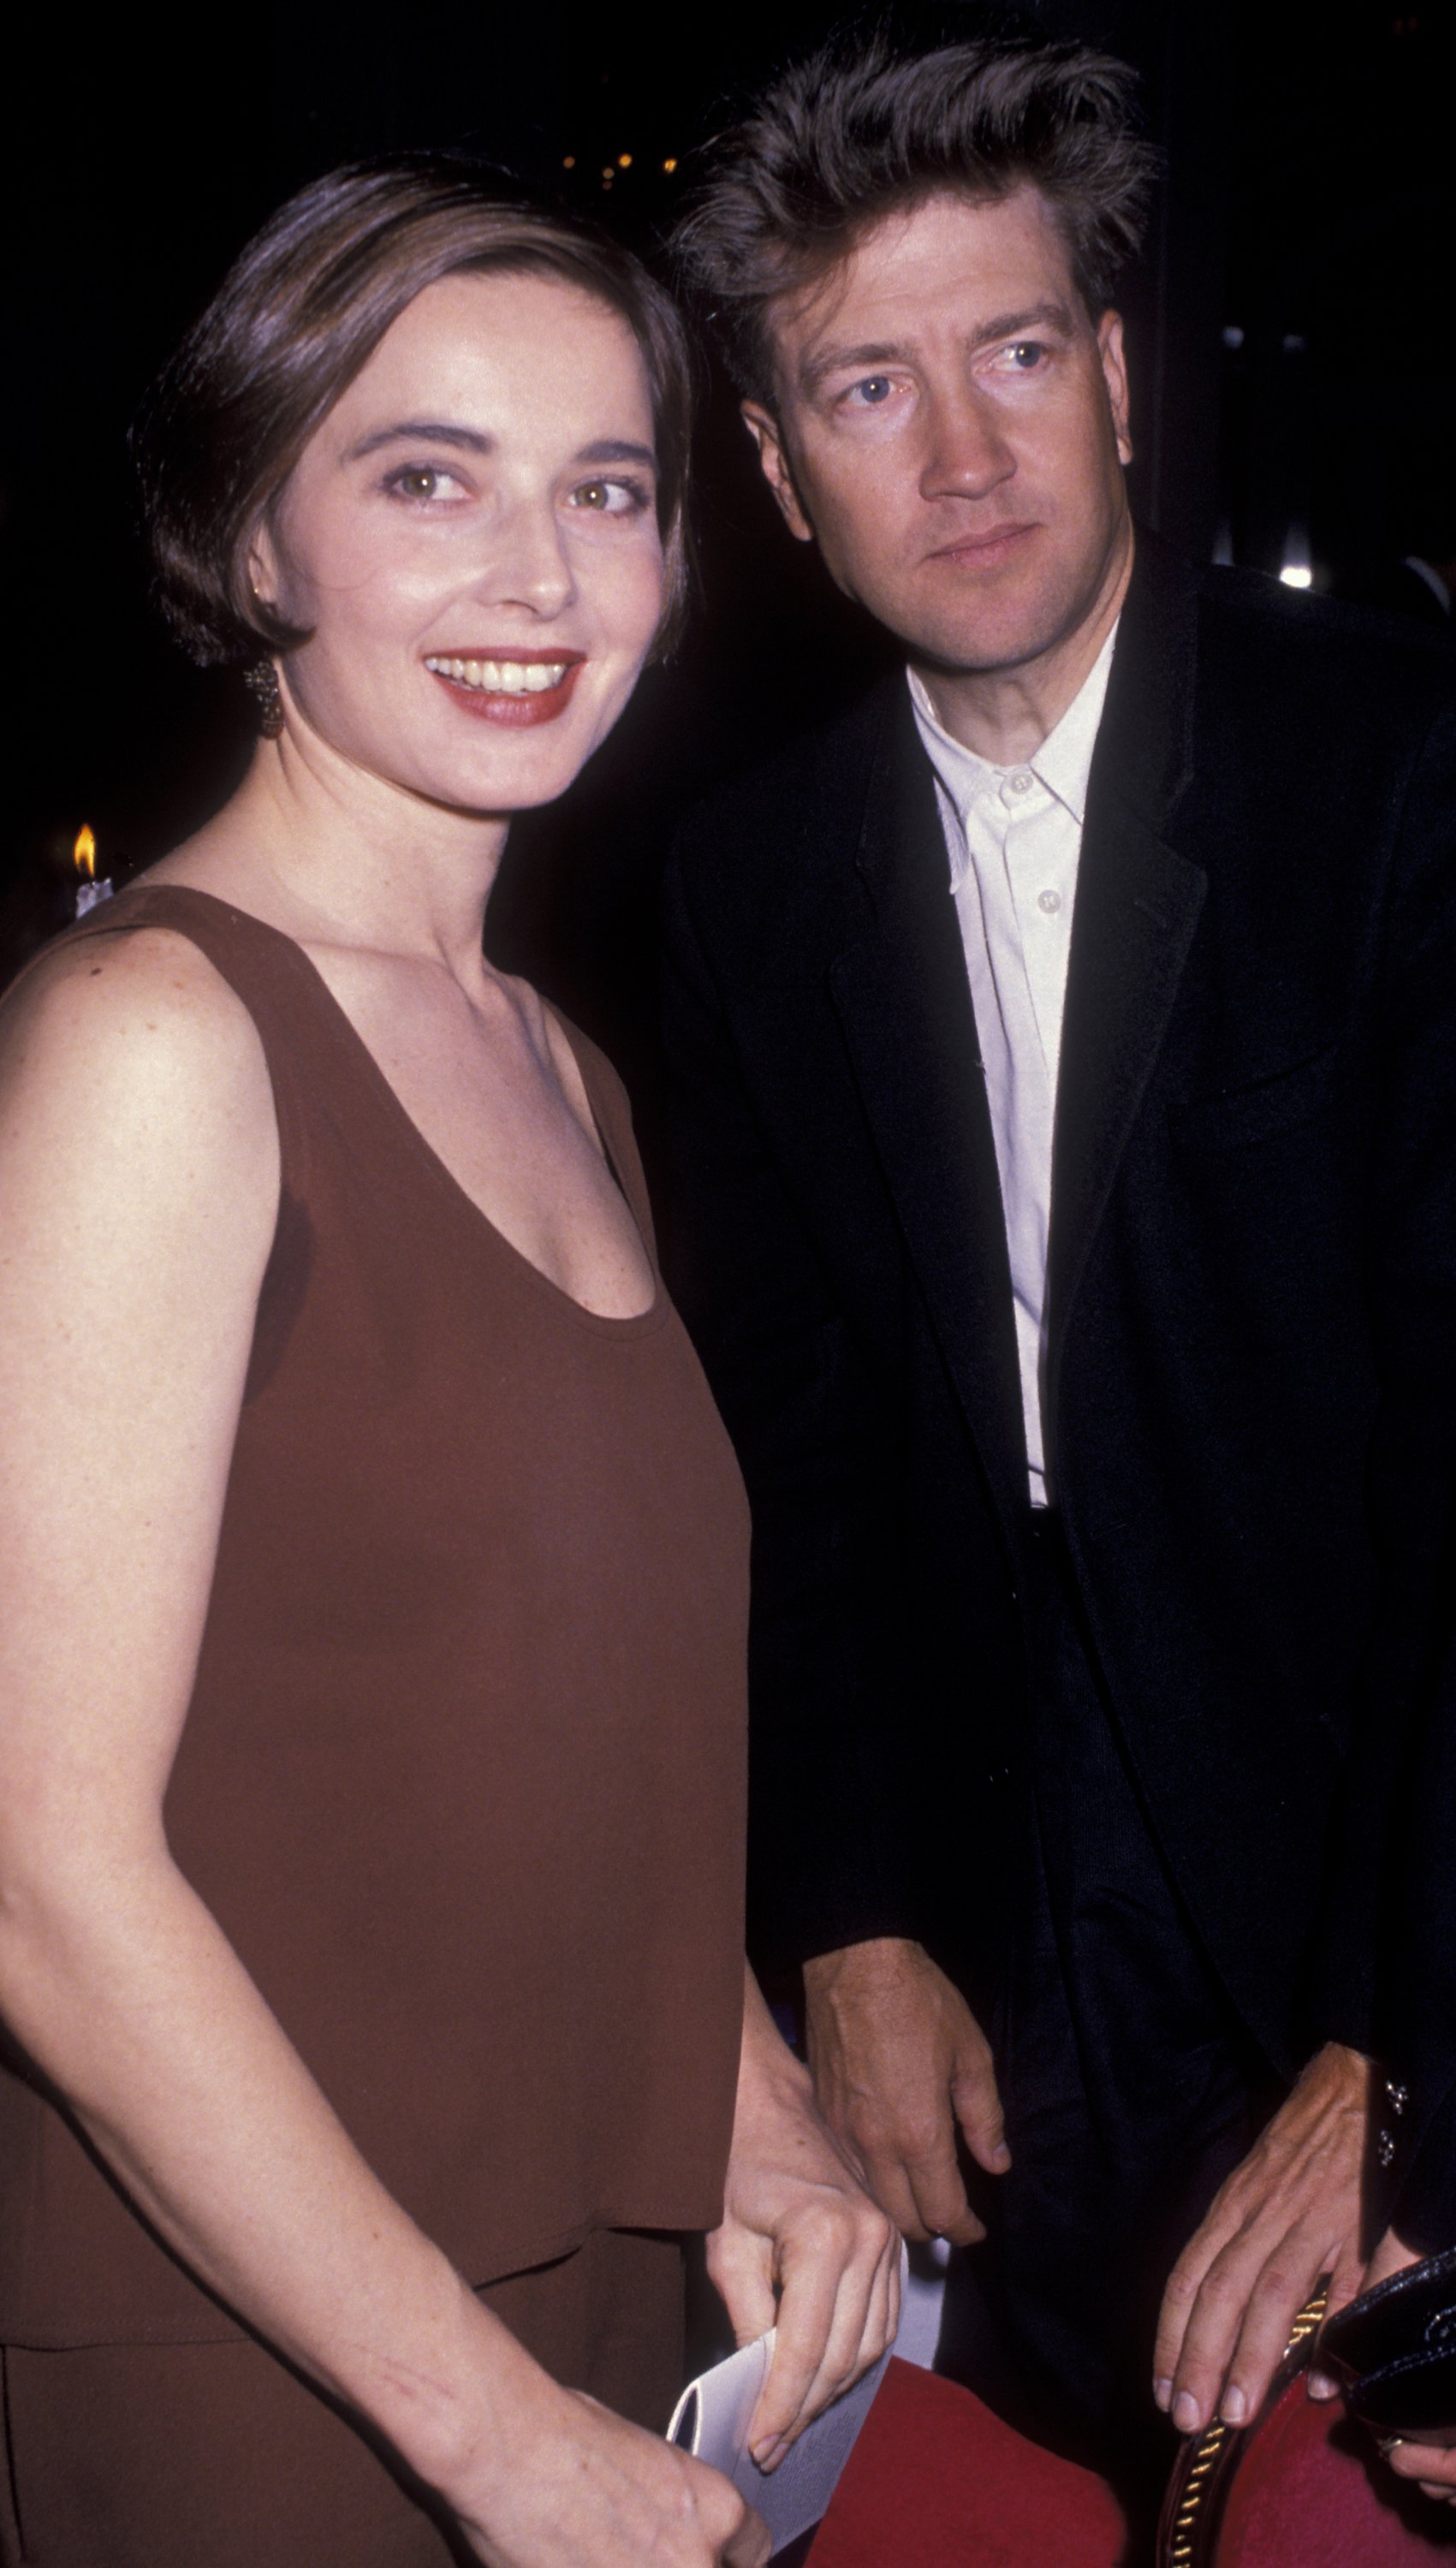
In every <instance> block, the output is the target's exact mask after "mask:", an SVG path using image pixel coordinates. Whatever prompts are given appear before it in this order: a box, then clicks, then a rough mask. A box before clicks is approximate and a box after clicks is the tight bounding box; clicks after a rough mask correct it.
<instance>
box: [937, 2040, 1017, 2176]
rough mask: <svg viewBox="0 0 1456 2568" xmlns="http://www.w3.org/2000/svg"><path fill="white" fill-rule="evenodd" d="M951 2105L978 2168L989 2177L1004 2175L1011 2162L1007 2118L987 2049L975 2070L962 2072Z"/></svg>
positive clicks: (955, 2086)
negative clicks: (953, 2107)
mask: <svg viewBox="0 0 1456 2568" xmlns="http://www.w3.org/2000/svg"><path fill="white" fill-rule="evenodd" d="M951 2102H952V2103H953V2105H954V2106H955V2109H956V2119H957V2121H958V2122H959V2123H960V2125H961V2131H962V2136H963V2137H964V2139H965V2142H966V2146H967V2148H968V2149H969V2150H970V2152H971V2155H972V2156H973V2158H974V2159H975V2160H976V2163H977V2165H978V2166H981V2167H985V2169H986V2172H987V2174H988V2175H1005V2173H1006V2171H1007V2168H1008V2167H1009V2166H1010V2165H1011V2162H1012V2153H1011V2150H1010V2149H1009V2148H1008V2146H1007V2133H1006V2116H1005V2114H1004V2113H1003V2111H1002V2103H1001V2095H1000V2092H999V2090H998V2087H997V2083H996V2071H995V2068H994V2067H993V2065H992V2058H991V2053H990V2051H989V2050H988V2052H987V2054H986V2058H985V2060H984V2061H979V2062H978V2063H977V2064H976V2066H975V2068H974V2069H968V2070H963V2071H962V2073H961V2075H960V2077H959V2078H957V2079H956V2081H955V2083H954V2085H953V2086H952V2087H951Z"/></svg>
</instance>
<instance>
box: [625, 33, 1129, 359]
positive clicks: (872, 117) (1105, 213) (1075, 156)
mask: <svg viewBox="0 0 1456 2568" xmlns="http://www.w3.org/2000/svg"><path fill="white" fill-rule="evenodd" d="M1135 86H1136V75H1135V74H1134V73H1133V72H1132V71H1131V70H1129V68H1128V66H1127V65H1126V64H1125V63H1120V62H1116V61H1114V60H1113V59H1112V57H1111V56H1110V55H1107V54H1099V53H1094V52H1093V51H1092V49H1091V48H1090V46H1087V45H1082V44H1077V43H1072V42H1067V43H1057V44H1042V43H1038V42H1036V41H1035V40H1034V39H1029V38H1023V37H1019V36H1018V37H992V38H987V39H984V40H980V41H976V42H971V43H965V44H955V45H941V46H938V47H936V48H935V49H934V50H933V51H929V52H921V53H910V54H907V53H905V52H904V51H902V50H899V49H897V48H896V47H895V45H894V44H893V42H892V41H891V39H890V38H889V37H888V36H886V35H885V34H883V33H881V34H876V35H873V36H871V37H870V38H869V39H868V40H867V41H865V40H860V41H858V42H853V43H850V44H845V43H843V42H839V43H835V42H831V43H830V44H828V45H826V46H825V47H823V48H822V49H821V50H820V51H819V52H818V53H816V54H813V55H812V56H810V57H809V59H808V60H807V61H805V62H801V63H797V64H795V65H794V66H793V67H792V69H790V70H789V71H787V72H785V73H783V74H782V76H781V77H780V78H779V79H778V80H777V81H775V82H774V84H773V86H772V87H771V88H770V89H768V90H767V91H765V92H764V94H763V96H762V97H761V98H760V99H759V100H758V101H757V103H756V104H755V106H754V107H753V108H752V110H751V111H750V113H749V114H748V115H747V116H745V117H744V118H743V120H742V121H741V123H740V124H738V125H736V126H735V127H733V128H732V129H731V130H730V131H729V132H728V133H727V134H725V135H723V136H722V137H721V138H720V139H719V141H718V143H717V144H716V145H715V146H714V147H713V148H712V155H711V158H710V163H709V174H708V178H707V180H706V183H705V184H704V185H703V187H702V188H701V189H700V191H699V193H698V195H697V197H696V199H695V201H694V202H693V204H692V205H691V206H690V207H689V209H688V212H687V213H686V215H685V216H684V218H683V220H682V221H681V223H680V224H679V226H678V230H677V239H676V248H677V253H678V257H679V261H680V263H681V266H682V270H683V274H684V276H685V279H686V281H687V283H688V284H689V285H690V287H691V288H692V289H693V291H694V292H695V294H696V295H697V296H698V297H700V298H701V300H702V302H703V304H704V305H705V307H706V309H707V311H708V313H709V315H710V317H711V322H712V326H713V327H714V329H715V332H716V334H717V336H718V337H719V340H720V343H721V345H722V348H723V352H724V355H725V357H726V359H727V361H728V367H729V370H730V371H731V373H732V375H733V376H734V378H735V380H736V382H737V384H738V387H739V390H740V391H742V392H745V393H748V394H751V395H752V396H753V397H754V398H755V399H757V400H759V401H768V402H771V400H772V394H773V382H772V350H771V346H770V342H769V337H768V332H767V327H766V314H767V310H768V306H769V304H770V303H771V302H772V301H773V299H774V297H775V296H776V295H779V294H782V293H784V292H786V291H794V290H796V289H798V288H801V287H803V286H805V285H808V284H810V283H812V281H813V280H814V279H815V278H816V277H818V276H820V275H822V274H824V273H825V272H826V271H827V270H829V269H830V268H832V267H834V266H835V265H837V263H838V262H839V260H840V259H841V258H843V257H844V255H845V253H846V252H847V251H848V250H849V249H851V248H852V247H853V245H854V243H855V242H856V240H857V239H858V238H859V237H860V235H861V234H862V233H863V232H864V231H865V230H866V229H867V228H868V227H869V226H870V225H872V224H874V223H876V222H878V221H879V220H880V219H881V218H882V216H884V215H885V214H888V213H892V212H896V211H898V210H900V209H902V208H904V207H907V206H911V205H914V204H917V203H919V202H921V201H922V200H923V199H924V198H925V197H927V196H931V195H937V194H940V193H941V192H943V191H953V192H954V193H956V194H958V195H965V196H967V197H970V198H973V199H981V200H986V199H995V198H997V197H1001V196H1006V195H1009V194H1010V193H1011V192H1012V190H1013V189H1014V188H1016V187H1018V186H1020V185H1023V184H1027V183H1029V184H1030V185H1032V186H1034V187H1037V188H1038V189H1039V190H1040V192H1041V194H1042V195H1043V196H1044V197H1045V199H1046V201H1047V203H1048V204H1049V206H1050V207H1051V210H1052V213H1053V215H1054V217H1055V219H1056V221H1057V223H1058V224H1059V226H1060V228H1061V232H1062V236H1063V238H1064V240H1065V242H1066V246H1067V251H1068V254H1069V256H1070V259H1071V266H1072V273H1073V276H1074V278H1075V281H1076V286H1077V291H1078V293H1079V294H1080V296H1081V298H1082V300H1083V302H1084V303H1085V305H1086V307H1087V310H1088V312H1089V313H1090V314H1091V315H1092V317H1093V318H1094V319H1095V318H1097V317H1099V316H1100V315H1101V313H1103V312H1104V311H1105V310H1106V309H1107V306H1108V303H1109V302H1110V300H1111V296H1112V292H1113V288H1114V286H1115V283H1116V279H1117V276H1118V272H1119V270H1120V269H1121V268H1122V267H1123V266H1124V265H1125V263H1126V261H1127V260H1128V259H1129V258H1131V257H1132V256H1133V255H1134V254H1135V252H1136V250H1137V248H1138V244H1139V242H1140V239H1141V236H1142V226H1143V219H1144V215H1145V212H1146V208H1147V202H1148V196H1149V192H1150V189H1151V185H1152V181H1153V178H1154V176H1155V174H1156V170H1157V155H1156V154H1155V153H1154V151H1153V150H1152V148H1151V146H1150V145H1148V144H1147V143H1145V142H1144V141H1143V139H1142V137H1141V136H1140V134H1139V133H1138V131H1137V129H1136V125H1135V122H1134V117H1133V91H1134V88H1135Z"/></svg>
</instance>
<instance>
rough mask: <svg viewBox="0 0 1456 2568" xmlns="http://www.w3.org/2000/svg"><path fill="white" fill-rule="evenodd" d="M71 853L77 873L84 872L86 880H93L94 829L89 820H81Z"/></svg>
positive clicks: (94, 857)
mask: <svg viewBox="0 0 1456 2568" xmlns="http://www.w3.org/2000/svg"><path fill="white" fill-rule="evenodd" d="M71 854H72V859H73V861H74V863H75V866H76V870H77V872H78V873H79V874H85V876H86V879H87V881H88V882H95V880H96V831H95V829H93V828H92V826H91V823H90V822H89V821H85V822H83V824H82V826H81V828H80V829H79V830H78V832H77V837H76V844H75V846H74V847H73V848H72V850H71Z"/></svg>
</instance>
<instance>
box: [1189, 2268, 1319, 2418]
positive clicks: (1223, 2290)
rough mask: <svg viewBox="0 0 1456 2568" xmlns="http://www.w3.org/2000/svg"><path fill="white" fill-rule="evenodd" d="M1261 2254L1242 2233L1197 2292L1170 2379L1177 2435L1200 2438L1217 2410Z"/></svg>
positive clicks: (1259, 2270) (1210, 2270) (1206, 2276)
mask: <svg viewBox="0 0 1456 2568" xmlns="http://www.w3.org/2000/svg"><path fill="white" fill-rule="evenodd" d="M1265 2254H1266V2250H1265V2247H1264V2244H1263V2243H1262V2242H1261V2240H1260V2239H1259V2237H1258V2236H1257V2235H1256V2234H1255V2233H1253V2232H1245V2233H1243V2234H1242V2235H1241V2236H1240V2237H1238V2238H1236V2239H1233V2240H1231V2241H1230V2243H1229V2245H1228V2246H1227V2247H1224V2248H1222V2249H1221V2250H1220V2252H1219V2254H1218V2255H1217V2256H1215V2258H1214V2260H1213V2263H1212V2264H1211V2265H1210V2266H1209V2268H1208V2271H1207V2273H1206V2274H1205V2275H1204V2278H1203V2281H1202V2282H1201V2284H1200V2285H1199V2287H1198V2293H1197V2297H1196V2298H1195V2300H1194V2304H1193V2308H1192V2310H1191V2312H1190V2313H1189V2319H1188V2325H1187V2327H1186V2329H1185V2331H1184V2336H1183V2347H1182V2352H1181V2353H1180V2355H1179V2357H1178V2362H1177V2365H1176V2368H1175V2370H1174V2373H1173V2398H1172V2408H1171V2413H1172V2418H1173V2422H1174V2424H1175V2425H1176V2426H1177V2428H1178V2431H1179V2433H1180V2434H1199V2433H1202V2431H1203V2428H1204V2426H1205V2425H1206V2424H1207V2423H1208V2421H1209V2418H1210V2417H1211V2416H1212V2414H1213V2412H1214V2409H1215V2407H1217V2405H1218V2400H1219V2394H1220V2392H1221V2391H1222V2389H1223V2385H1224V2378H1225V2375H1226V2374H1227V2372H1228V2369H1229V2365H1230V2363H1231V2361H1232V2359H1233V2353H1234V2348H1235V2346H1236V2344H1237V2343H1238V2340H1239V2331H1240V2328H1241V2327H1242V2325H1243V2320H1244V2313H1245V2310H1246V2309H1247V2307H1248V2304H1249V2299H1250V2295H1251V2293H1252V2291H1253V2288H1254V2285H1255V2283H1256V2281H1257V2280H1258V2277H1259V2274H1260V2272H1261V2270H1262V2268H1263V2265H1264V2261H1265ZM1295 2307H1296V2308H1298V2307H1299V2303H1298V2302H1296V2304H1295Z"/></svg>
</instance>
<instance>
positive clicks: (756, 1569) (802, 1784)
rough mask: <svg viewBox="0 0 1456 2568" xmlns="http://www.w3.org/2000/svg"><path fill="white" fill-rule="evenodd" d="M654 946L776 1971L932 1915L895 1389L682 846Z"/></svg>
mask: <svg viewBox="0 0 1456 2568" xmlns="http://www.w3.org/2000/svg"><path fill="white" fill-rule="evenodd" d="M665 944H666V990H665V1020H664V1031H665V1043H666V1057H667V1069H668V1143H669V1157H668V1167H669V1188H668V1220H667V1226H666V1227H667V1242H668V1245H667V1264H668V1272H669V1278H670V1282H671V1284H672V1288H673V1292H674V1296H675V1299H676V1300H677V1302H678V1304H679V1307H680V1309H681V1310H682V1312H683V1314H684V1317H685V1319H686V1321H687V1323H688V1326H689V1328H690V1330H691V1331H692V1333H693V1336H694V1339H695V1342H696V1344H697V1347H698V1350H699V1353H700V1355H701V1357H702V1360H703V1363H704V1367H705V1370H706V1371H707V1374H708V1377H709V1381H710V1383H711V1384H712V1387H713V1390H714V1394H715V1397H716V1398H717V1400H718V1403H719V1406H720V1409H721V1411H722V1413H723V1417H724V1420H725V1423H726V1425H727V1427H728V1433H729V1435H730V1437H731V1438H732V1441H733V1444H734V1446H735V1448H736V1451H737V1455H738V1460H739V1463H740V1465H741V1468H742V1471H743V1475H744V1479H745V1481H746V1483H747V1489H748V1497H749V1502H750V1505H751V1508H752V1518H753V1554H752V1558H753V1590H752V1607H751V1615H750V1629H749V1698H750V1758H749V1776H750V1784H749V1795H750V1797H749V1811H750V1816H749V1863H748V1883H749V1897H748V1914H749V1934H750V1944H751V1947H752V1949H753V1952H754V1955H755V1958H757V1959H758V1960H760V1961H761V1962H763V1963H765V1964H767V1965H769V1966H779V1965H785V1964H791V1963H794V1962H798V1961H803V1960H806V1959H808V1958H809V1957H810V1956H811V1955H812V1954H815V1953H819V1952H827V1951H831V1950H834V1949H836V1948H838V1947H839V1946H841V1945H843V1944H849V1943H856V1942H861V1941H864V1940H865V1939H866V1938H868V1937H871V1936H877V1935H907V1936H912V1937H913V1936H916V1935H917V1934H918V1933H920V1932H923V1918H922V1909H923V1906H924V1900H925V1890H924V1885H923V1877H922V1876H923V1871H924V1867H923V1865H922V1866H920V1867H919V1868H917V1866H916V1863H915V1861H914V1859H913V1850H912V1846H911V1842H910V1837H911V1826H910V1821H909V1817H908V1814H907V1813H906V1812H905V1810H904V1807H903V1804H904V1801H905V1797H906V1788H905V1781H904V1778H903V1777H902V1776H901V1775H900V1773H899V1772H898V1771H897V1765H896V1758H895V1754H894V1733H895V1723H894V1719H893V1714H892V1706H893V1702H894V1699H895V1687H894V1677H895V1668H896V1663H897V1647H896V1633H897V1630H898V1629H899V1627H900V1620H901V1617H902V1615H903V1613H904V1610H905V1609H904V1599H903V1594H902V1591H901V1582H900V1578H899V1574H898V1561H899V1555H900V1550H901V1547H902V1544H903V1533H902V1532H901V1531H899V1530H898V1529H897V1526H896V1525H895V1523H894V1522H893V1521H892V1520H891V1517H890V1514H889V1508H890V1504H891V1492H892V1490H893V1487H894V1485H895V1480H896V1474H895V1469H894V1462H893V1433H892V1429H891V1425H890V1405H889V1403H888V1401H887V1398H886V1394H885V1390H884V1386H883V1384H882V1383H881V1382H880V1381H879V1380H878V1379H877V1377H876V1374H875V1370H874V1366H873V1363H872V1361H871V1359H870V1358H869V1356H868V1355H867V1354H865V1353H862V1352H861V1350H860V1348H859V1347H858V1346H857V1344H856V1341H855V1336H854V1333H853V1331H852V1329H851V1327H850V1325H849V1323H848V1321H847V1319H846V1317H845V1315H844V1313H843V1311H842V1310H841V1309H840V1308H839V1307H837V1305H836V1301H835V1298H834V1296H833V1294H832V1293H831V1291H830V1290H829V1287H828V1284H827V1281H826V1278H825V1274H824V1272H823V1269H822V1266H821V1263H820V1261H819V1259H818V1257H817V1256H816V1253H815V1248H814V1244H813V1241H812V1239H811V1237H810V1235H809V1231H808V1228H807V1226H806V1222H805V1219H804V1217H803V1215H802V1213H801V1210H800V1207H799V1204H798V1202H797V1200H796V1196H795V1188H794V1185H793V1182H792V1179H791V1176H790V1174H789V1172H788V1171H786V1170H785V1168H784V1167H783V1165H782V1164H781V1160H780V1158H779V1156H778V1154H777V1153H776V1152H775V1150H774V1147H773V1145H772V1141H771V1139H770V1137H769V1134H768V1132H767V1130H766V1129H765V1126H764V1123H763V1120H762V1118H761V1116H760V1114H759V1112H758V1109H757V1106H756V1104H755V1099H754V1095H753V1092H752V1087H751V1084H750V1082H749V1079H748V1078H747V1076H746V1075H745V1069H744V1065H743V1060H742V1057H741V1054H740V1049H739V1045H738V1043H737V1042H736V1040H735V1037H734V1031H733V1026H732V1021H731V1017H730V1013H729V1011H728V1008H727V1007H726V1005H725V1002H724V998H723V996H722V993H721V990H720V987H719V982H718V979H717V978H716V976H715V972H714V970H713V968H712V966H711V963H710V960H709V957H708V954H707V952H706V950H705V940H704V938H703V936H702V933H701V930H700V926H699V923H698V921H697V920H696V919H695V916H694V912H693V904H692V900H691V897H690V893H689V890H688V888H687V886H686V884H685V878H684V868H683V866H682V864H681V862H680V861H677V860H675V861H674V863H673V864H672V865H670V867H669V873H668V882H667V893H666V935H665ZM918 1884H919V1886H918Z"/></svg>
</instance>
